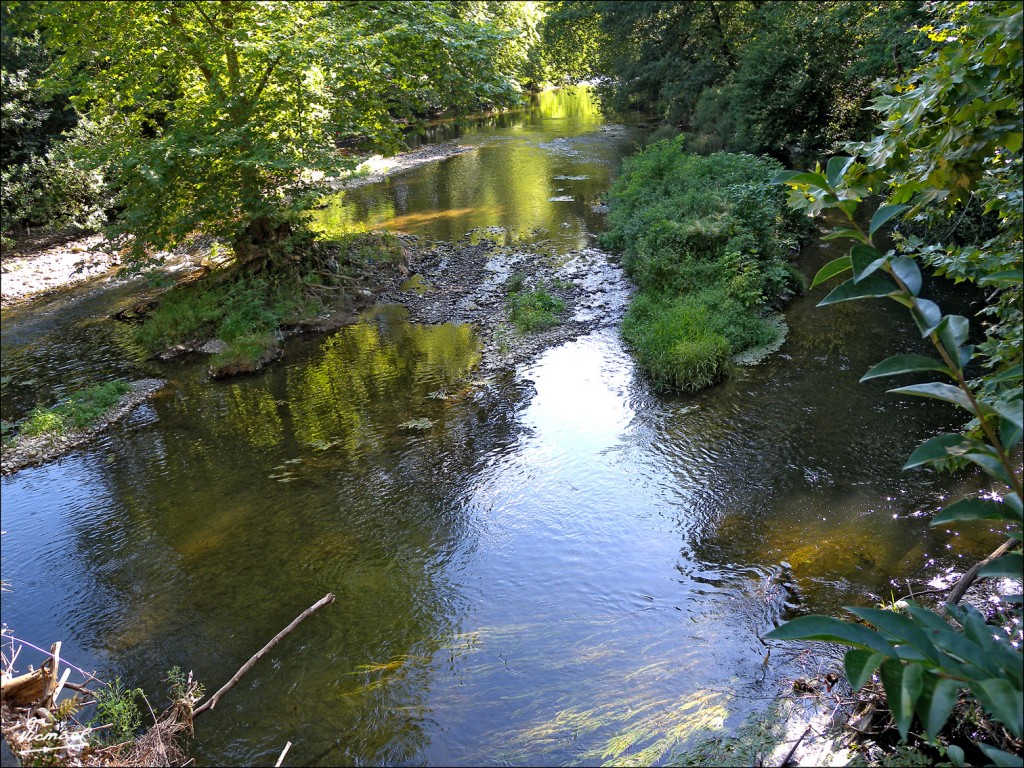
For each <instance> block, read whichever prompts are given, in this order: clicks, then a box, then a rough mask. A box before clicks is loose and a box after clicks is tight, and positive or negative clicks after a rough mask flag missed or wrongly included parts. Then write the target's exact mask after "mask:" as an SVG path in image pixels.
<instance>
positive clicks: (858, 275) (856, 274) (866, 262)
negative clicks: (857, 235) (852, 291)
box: [850, 243, 889, 283]
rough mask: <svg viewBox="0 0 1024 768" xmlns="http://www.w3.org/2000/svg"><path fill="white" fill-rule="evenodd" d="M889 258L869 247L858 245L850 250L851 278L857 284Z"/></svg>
mask: <svg viewBox="0 0 1024 768" xmlns="http://www.w3.org/2000/svg"><path fill="white" fill-rule="evenodd" d="M888 260H889V257H888V256H887V255H886V254H884V253H882V252H881V251H879V250H878V249H876V248H872V247H871V246H870V245H862V244H860V243H858V244H857V245H855V246H853V248H851V249H850V263H851V264H852V265H853V278H854V280H856V281H857V282H858V283H859V282H860V281H861V280H863V279H864V278H866V277H868V276H869V275H871V274H872V273H874V272H875V271H876V270H877V269H878V268H879V267H880V266H882V265H883V264H885V263H886V262H887V261H888Z"/></svg>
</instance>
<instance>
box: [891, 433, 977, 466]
mask: <svg viewBox="0 0 1024 768" xmlns="http://www.w3.org/2000/svg"><path fill="white" fill-rule="evenodd" d="M963 442H964V436H963V435H954V434H950V433H946V434H944V435H939V436H938V437H933V438H931V439H929V440H925V441H924V442H923V443H921V445H919V446H918V447H917V448H916V449H915V450H914V452H913V453H912V454H910V458H909V459H907V463H906V464H904V465H903V468H904V469H913V468H914V467H920V466H921V465H922V464H930V463H932V462H933V461H939V460H943V459H948V458H949V456H950V453H949V449H950V448H955V447H957V446H959V445H963Z"/></svg>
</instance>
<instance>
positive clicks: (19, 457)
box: [0, 379, 167, 475]
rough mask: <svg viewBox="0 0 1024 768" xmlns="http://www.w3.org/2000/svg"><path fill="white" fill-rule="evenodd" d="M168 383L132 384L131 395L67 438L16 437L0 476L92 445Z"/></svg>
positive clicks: (6, 450)
mask: <svg viewBox="0 0 1024 768" xmlns="http://www.w3.org/2000/svg"><path fill="white" fill-rule="evenodd" d="M166 383H167V382H166V381H164V380H163V379H141V380H139V381H136V382H133V383H132V385H131V391H130V392H127V393H125V394H124V395H123V396H122V397H121V398H120V400H119V401H118V402H117V404H116V405H114V406H113V407H112V408H110V409H108V410H107V411H106V412H105V413H103V414H102V415H101V416H99V417H98V418H97V419H96V420H95V421H93V423H92V424H90V425H89V426H87V427H85V428H83V429H71V430H68V431H67V432H65V433H64V434H55V433H50V432H47V433H43V434H39V435H35V436H31V437H29V436H23V435H18V436H16V437H15V438H14V439H13V440H12V441H11V442H10V443H5V444H4V446H3V453H2V455H0V474H3V475H9V474H11V473H13V472H17V471H18V470H19V469H24V468H25V467H31V466H37V465H39V464H43V463H45V462H47V461H51V460H53V459H56V458H58V457H60V456H63V455H64V454H66V453H68V452H69V451H71V450H73V449H74V448H77V447H78V446H80V445H83V444H85V443H87V442H89V441H90V440H92V439H93V438H94V437H96V435H98V434H99V433H100V432H102V431H104V430H105V429H107V428H109V427H110V426H111V425H112V424H114V423H116V422H118V421H120V420H121V419H123V418H125V417H126V416H127V415H128V414H129V413H131V412H132V411H133V410H134V409H135V408H136V407H138V406H139V405H141V404H142V403H144V402H145V401H146V400H148V399H150V398H151V397H153V396H154V395H155V394H156V393H157V392H158V391H159V390H160V389H161V388H163V386H164V385H165V384H166Z"/></svg>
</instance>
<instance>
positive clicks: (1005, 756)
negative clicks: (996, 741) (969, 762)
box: [978, 744, 1024, 768]
mask: <svg viewBox="0 0 1024 768" xmlns="http://www.w3.org/2000/svg"><path fill="white" fill-rule="evenodd" d="M978 749H980V750H981V751H982V752H984V753H985V757H987V758H988V759H989V760H991V761H992V765H994V766H996V767H997V768H1021V766H1024V759H1022V758H1021V756H1020V755H1014V754H1012V753H1010V752H1004V751H1003V750H1001V749H999V748H998V747H993V746H991V745H990V744H979V745H978Z"/></svg>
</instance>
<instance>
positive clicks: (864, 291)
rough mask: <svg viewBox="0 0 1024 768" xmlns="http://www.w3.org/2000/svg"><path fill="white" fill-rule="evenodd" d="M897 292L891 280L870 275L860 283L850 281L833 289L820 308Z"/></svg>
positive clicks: (819, 303)
mask: <svg viewBox="0 0 1024 768" xmlns="http://www.w3.org/2000/svg"><path fill="white" fill-rule="evenodd" d="M897 290H898V289H897V288H896V286H895V285H893V284H892V282H891V281H890V280H888V279H887V278H884V277H882V276H881V275H870V276H869V277H866V278H864V279H863V280H861V281H860V282H859V283H858V282H856V281H854V280H853V279H850V280H847V281H846V282H845V283H840V284H839V285H838V286H836V287H835V288H833V289H832V292H831V293H830V294H829V295H828V296H826V297H825V298H824V299H822V300H821V301H819V302H818V306H819V307H825V306H828V305H829V304H838V303H839V302H841V301H852V300H854V299H864V298H868V297H878V296H889V295H891V294H893V293H896V292H897Z"/></svg>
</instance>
